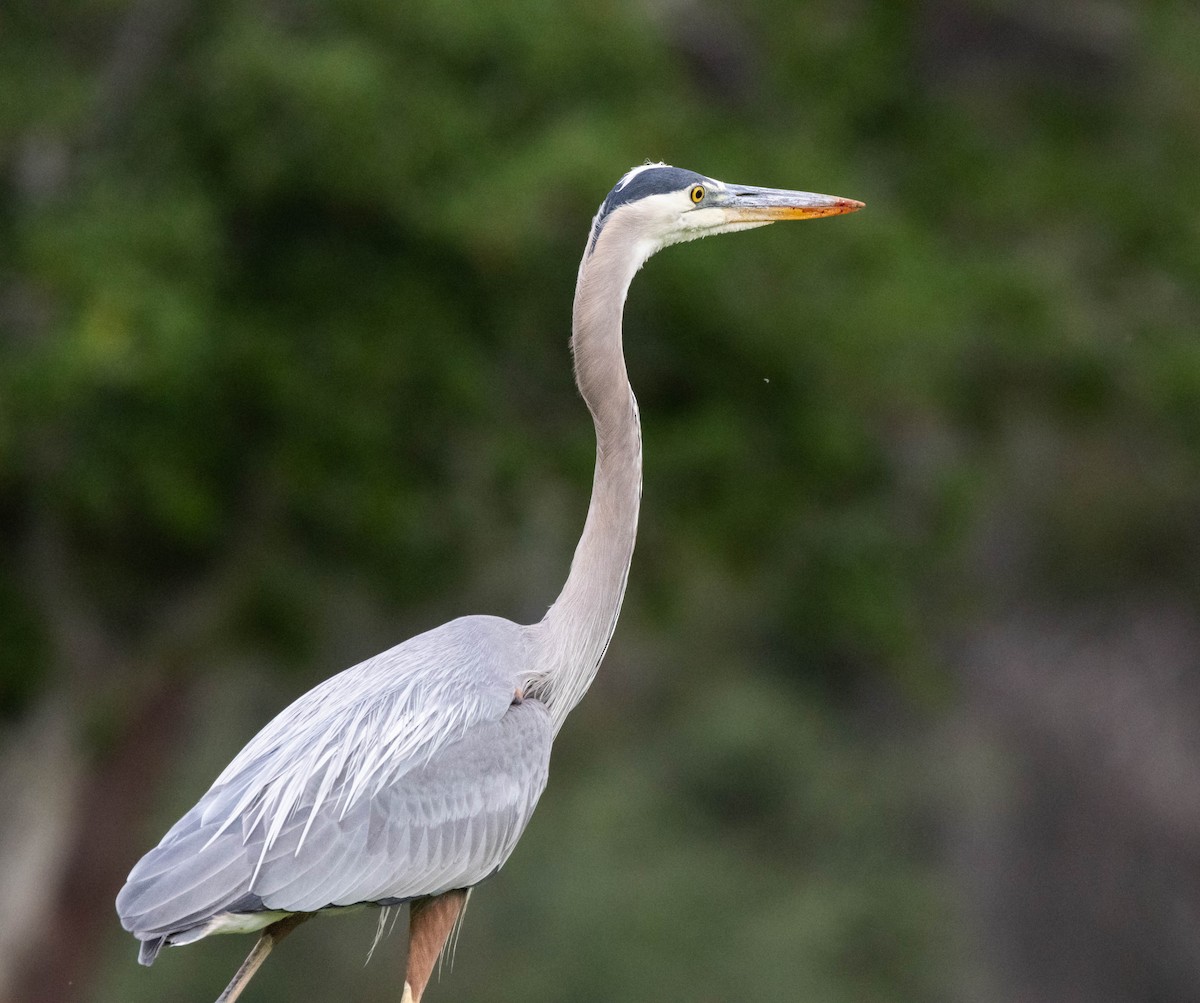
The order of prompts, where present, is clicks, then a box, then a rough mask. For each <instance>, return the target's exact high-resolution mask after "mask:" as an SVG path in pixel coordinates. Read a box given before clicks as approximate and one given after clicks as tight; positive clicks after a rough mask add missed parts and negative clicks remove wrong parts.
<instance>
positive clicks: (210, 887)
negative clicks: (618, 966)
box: [117, 618, 553, 963]
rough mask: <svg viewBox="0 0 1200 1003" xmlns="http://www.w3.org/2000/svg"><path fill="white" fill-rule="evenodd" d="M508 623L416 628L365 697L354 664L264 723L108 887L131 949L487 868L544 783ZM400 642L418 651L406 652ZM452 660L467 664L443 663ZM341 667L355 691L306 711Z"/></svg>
mask: <svg viewBox="0 0 1200 1003" xmlns="http://www.w3.org/2000/svg"><path fill="white" fill-rule="evenodd" d="M469 621H484V622H483V624H482V626H480V624H479V623H471V622H469ZM500 625H506V626H500ZM508 628H512V630H517V629H519V628H516V627H515V625H512V624H506V621H494V622H493V618H468V620H467V621H455V622H454V623H453V624H448V625H446V627H445V628H439V632H440V635H441V636H440V638H439V637H434V638H433V642H430V640H429V638H430V635H422V636H421V638H416V639H413V642H408V643H407V644H406V645H401V646H400V647H399V648H397V649H393V651H392V652H387V653H385V654H384V655H383V656H379V658H386V659H389V661H390V665H389V668H388V673H387V675H386V680H383V681H386V682H388V683H389V684H390V685H391V689H390V690H388V689H387V688H386V687H384V692H382V693H380V692H378V688H379V686H380V683H381V679H378V678H377V679H375V680H374V685H375V688H376V692H373V693H372V692H368V691H369V690H370V689H371V687H370V686H368V685H365V684H366V683H369V682H371V680H370V679H369V676H370V672H369V671H367V670H365V669H364V666H368V667H369V666H370V664H371V663H364V666H357V667H356V668H355V669H351V670H348V672H347V673H343V674H342V676H336V677H334V679H333V680H329V681H327V682H326V683H325V684H322V687H318V688H317V689H316V690H314V691H312V692H310V693H309V694H306V695H305V697H302V698H301V699H300V700H299V701H297V703H296V704H294V705H293V706H292V707H291V708H289V709H288V710H287V711H285V712H284V713H283V714H281V715H280V716H279V717H278V718H276V720H275V721H274V722H272V723H271V724H270V725H268V726H267V727H266V728H265V729H263V732H261V733H260V734H259V735H258V736H257V737H256V738H255V739H254V740H253V741H252V742H251V743H250V744H249V745H248V746H247V747H246V749H245V750H243V752H242V753H241V754H240V755H239V756H238V757H237V759H235V760H234V763H233V764H231V766H230V768H229V769H227V770H226V771H225V773H223V774H222V775H221V777H220V778H218V780H217V782H216V783H215V784H214V785H213V787H212V789H210V790H209V792H208V793H207V794H205V796H204V797H203V798H202V799H201V800H200V802H199V803H198V804H197V805H196V807H195V808H193V809H192V810H191V811H190V812H188V813H187V814H186V815H185V816H184V817H183V818H182V819H180V821H179V822H178V823H176V825H175V826H174V827H172V829H171V830H170V831H169V832H168V833H167V835H166V836H165V837H164V838H163V840H162V842H161V843H160V844H159V846H158V847H156V848H155V849H154V850H152V851H150V853H148V854H147V855H146V856H145V857H143V858H142V860H141V861H140V862H139V863H138V864H137V865H136V866H135V867H134V869H133V871H132V872H131V873H130V875H129V880H128V882H127V883H126V885H125V887H124V888H123V889H122V891H121V894H120V895H119V896H118V899H117V910H118V912H119V913H120V916H121V921H122V924H123V925H124V926H125V928H126V929H127V930H129V931H131V932H132V933H134V934H135V935H136V936H137V937H138V938H139V939H141V940H143V941H145V942H146V943H145V945H144V948H143V960H146V961H147V963H149V961H150V960H152V959H153V955H154V953H155V952H156V950H157V948H158V946H159V945H160V944H161V943H162V942H163V941H164V940H165V941H166V942H186V941H188V940H194V939H198V938H199V937H201V936H204V935H205V934H206V933H208V932H211V930H212V928H213V924H214V921H216V920H217V919H219V918H220V917H223V916H227V915H228V914H230V913H242V912H257V911H262V910H278V911H282V912H307V911H313V910H317V909H321V908H324V907H326V906H341V905H351V904H355V903H359V902H394V901H401V900H404V899H409V898H414V897H417V896H421V895H429V894H436V893H438V892H442V891H446V890H448V889H451V888H460V887H466V886H468V885H471V884H473V883H475V882H478V881H480V880H482V879H483V878H485V877H487V876H488V875H489V874H491V873H493V872H494V871H495V870H497V869H498V868H499V867H500V865H501V864H503V862H504V861H505V860H506V859H507V857H508V855H509V854H510V853H511V852H512V849H513V847H514V846H515V844H516V841H517V839H518V838H519V836H520V834H521V832H522V831H523V830H524V827H525V825H526V823H527V822H528V821H529V818H530V816H531V814H532V812H533V809H534V806H535V805H536V803H537V800H538V797H539V796H540V795H541V792H542V790H544V788H545V785H546V779H547V774H548V769H549V755H550V743H551V740H552V733H553V727H552V724H551V722H550V718H549V715H548V713H547V711H546V709H545V707H544V706H543V705H542V704H541V703H539V702H538V701H534V700H526V701H524V702H523V703H520V704H512V691H513V681H512V673H513V671H514V670H513V669H512V667H511V665H508V667H507V668H504V667H503V666H502V665H501V664H500V663H504V664H505V665H507V664H508V663H510V662H511V661H512V660H513V657H514V655H515V652H513V651H510V650H507V649H506V644H508V642H509V641H510V640H511V638H510V636H509V634H508ZM464 631H466V633H465V634H464ZM480 631H482V635H483V636H484V639H485V640H488V641H491V642H495V641H496V640H497V637H493V636H490V635H498V636H499V640H500V642H501V643H500V644H499V645H498V646H497V645H496V644H494V643H492V644H490V645H485V647H487V648H488V650H490V651H492V652H493V653H494V654H493V655H492V656H489V657H493V659H494V660H496V662H497V664H494V665H481V664H480V656H479V654H478V652H477V651H476V649H477V648H478V647H479V644H478V642H479V640H480V637H479V636H477V635H479V633H480ZM439 632H431V635H434V634H438V633H439ZM464 637H466V638H467V639H468V641H469V643H467V644H466V645H465V647H464V643H463V638H464ZM414 642H418V643H416V644H414ZM421 642H424V643H421ZM434 642H435V643H434ZM414 648H415V650H416V652H417V654H418V655H420V656H421V657H419V658H412V657H407V656H405V649H410V650H409V651H408V656H411V655H412V650H411V649H414ZM431 655H433V656H436V657H434V660H433V662H432V663H431V662H430V661H429V658H430V656H431ZM464 655H468V656H470V658H473V659H474V661H473V663H472V664H471V665H470V667H469V671H466V672H458V671H452V670H449V669H447V668H446V666H447V665H448V664H449V663H450V662H451V661H453V659H454V658H462V657H463V656H464ZM401 656H404V657H401ZM451 656H453V657H451ZM470 658H469V659H468V660H470ZM372 661H373V662H374V661H377V660H372ZM410 663H411V664H412V665H414V666H416V665H417V664H418V663H424V665H423V667H422V668H421V670H420V671H419V672H418V671H417V670H416V669H414V670H412V671H408V670H406V669H405V665H408V664H410ZM406 672H407V674H408V675H415V676H416V677H417V679H418V681H419V683H420V684H421V685H414V684H413V681H412V680H411V679H407V680H406ZM354 673H358V675H359V677H360V678H357V679H351V680H350V685H353V686H355V687H357V688H359V689H361V690H363V691H364V692H361V693H360V694H359V699H358V700H357V701H348V702H347V701H343V702H342V703H341V704H339V705H338V707H337V712H336V713H333V714H330V713H324V714H319V713H317V711H316V708H317V707H318V706H322V705H327V704H328V703H329V701H328V700H324V701H322V700H317V699H315V697H314V695H317V696H320V691H321V690H322V688H326V689H331V688H333V687H331V685H330V684H333V683H336V682H339V681H342V682H345V680H344V679H343V677H345V676H349V675H352V674H354ZM364 676H365V677H367V678H365V679H364V678H361V677H364ZM481 680H482V682H481ZM346 690H347V686H346V685H343V686H341V687H339V688H337V692H338V693H339V694H344V693H345V692H346ZM450 708H453V709H450ZM439 715H440V717H439ZM431 721H433V722H434V724H432V725H431V724H430V722H431ZM331 722H333V724H331ZM296 731H299V732H301V738H300V739H299V740H298V739H297V738H296V734H295V733H296ZM414 732H415V736H414ZM297 755H301V756H302V757H303V758H302V761H301V762H300V764H299V766H297V765H296V756H297ZM235 767H236V769H235Z"/></svg>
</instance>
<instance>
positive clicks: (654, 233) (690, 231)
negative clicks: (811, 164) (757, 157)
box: [588, 164, 863, 264]
mask: <svg viewBox="0 0 1200 1003" xmlns="http://www.w3.org/2000/svg"><path fill="white" fill-rule="evenodd" d="M862 207H863V203H862V202H857V201H855V200H854V199H847V198H839V197H837V196H834V195H817V194H815V193H813V192H796V191H785V190H783V189H778V188H754V187H750V186H748V185H733V184H726V183H725V182H723V181H717V180H716V179H715V178H709V177H705V176H704V175H703V174H697V173H696V172H695V171H688V170H683V169H682V168H679V167H670V166H668V165H666V164H644V165H643V166H641V167H635V168H634V169H633V170H631V171H630V172H629V173H628V174H626V175H625V176H624V177H623V178H622V179H621V180H620V181H619V182H617V185H616V187H615V188H613V190H612V191H611V192H609V193H608V197H607V198H606V199H605V200H604V202H603V203H602V204H601V206H600V211H599V212H598V213H597V214H596V219H595V221H594V222H593V223H592V236H591V240H590V241H589V242H588V253H589V254H591V253H593V252H594V251H595V250H596V248H597V246H598V244H599V242H600V237H601V236H602V235H603V234H604V233H605V232H606V231H609V230H611V231H612V232H613V235H614V236H615V235H616V234H617V233H619V234H620V235H621V237H622V238H624V240H626V241H630V242H632V243H633V244H634V245H636V247H637V252H636V253H638V254H640V256H641V260H642V261H645V259H646V258H648V257H650V255H651V254H653V253H654V252H655V251H658V250H660V249H662V248H664V247H667V246H669V245H671V244H678V243H682V242H683V241H685V240H696V239H697V238H699V237H707V236H709V235H711V234H714V233H731V232H733V231H734V230H749V229H752V228H753V227H756V226H766V225H767V224H768V223H774V222H776V221H777V220H784V219H812V218H815V217H817V216H837V215H840V214H842V213H846V212H854V211H855V210H856V209H861V208H862ZM607 242H608V241H607V240H606V243H607ZM640 263H641V262H640V261H639V262H638V264H640Z"/></svg>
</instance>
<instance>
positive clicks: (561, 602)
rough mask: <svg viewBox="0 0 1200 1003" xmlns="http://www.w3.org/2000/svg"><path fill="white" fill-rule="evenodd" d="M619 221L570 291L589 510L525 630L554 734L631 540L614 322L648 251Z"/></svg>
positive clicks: (626, 393) (621, 574)
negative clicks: (550, 598) (588, 464)
mask: <svg viewBox="0 0 1200 1003" xmlns="http://www.w3.org/2000/svg"><path fill="white" fill-rule="evenodd" d="M617 215H618V217H619V215H620V214H617ZM622 222H624V221H623V220H621V219H619V218H614V217H610V219H609V221H608V222H607V223H606V225H605V227H604V229H603V232H602V233H601V234H600V236H599V239H598V240H597V241H596V243H595V245H592V244H590V243H589V253H587V254H586V255H585V256H584V259H583V262H582V264H581V265H580V266H579V281H578V284H577V285H576V289H575V310H574V315H573V335H572V339H571V348H572V352H573V354H574V358H575V380H576V382H577V383H578V385H579V392H580V393H581V394H582V396H583V399H584V402H585V403H586V404H587V406H588V410H589V411H590V412H591V414H592V420H593V421H594V422H595V425H596V471H595V476H594V479H593V482H592V499H591V504H590V506H589V507H588V514H587V521H586V523H585V524H584V528H583V535H582V537H581V538H580V540H579V545H578V546H577V547H576V549H575V557H574V559H573V560H572V562H571V572H570V574H569V575H568V577H567V583H566V585H565V586H564V587H563V590H562V593H561V594H560V595H559V597H558V599H557V600H556V601H555V603H554V605H553V606H551V607H550V609H549V611H548V612H547V613H546V616H545V618H544V619H543V620H542V621H541V623H538V624H535V625H533V626H532V627H530V628H529V630H530V635H531V636H530V642H531V645H530V653H531V655H532V656H533V665H532V666H531V669H532V670H533V671H532V673H531V674H532V676H533V678H532V679H531V681H530V686H529V690H530V692H531V693H532V694H534V695H536V696H538V697H539V698H541V699H542V700H544V701H545V703H546V705H547V706H548V708H549V709H550V712H551V714H552V716H553V717H554V724H555V729H556V730H557V729H558V728H560V727H561V726H562V723H563V721H564V720H565V719H566V716H567V714H568V713H569V712H570V711H571V710H572V709H573V708H574V707H575V705H576V704H577V703H578V702H579V701H580V699H582V697H583V695H584V693H586V692H587V689H588V687H589V686H590V685H591V682H592V680H593V679H594V678H595V676H596V670H597V669H598V668H599V666H600V660H601V659H602V658H603V657H604V652H605V649H606V648H607V647H608V642H609V639H610V638H611V637H612V634H613V631H614V630H615V628H616V625H617V615H618V614H619V613H620V610H621V600H622V598H623V597H624V595H625V582H626V580H627V578H628V575H629V565H630V562H631V560H632V558H633V544H634V538H635V536H636V534H637V518H638V505H639V503H640V500H641V491H642V442H641V427H640V424H639V422H638V411H637V403H636V401H635V400H634V398H633V391H632V389H631V388H630V386H629V378H628V376H627V374H626V371H625V358H624V354H623V351H622V347H621V314H622V311H623V309H624V306H625V294H626V292H627V291H628V289H629V284H630V282H631V281H632V280H633V276H634V274H635V273H636V272H637V270H638V268H640V267H641V265H642V262H643V261H645V259H646V258H647V257H648V256H649V253H650V252H651V251H652V250H653V248H647V247H638V246H632V245H631V242H630V237H629V234H630V230H631V229H632V228H630V227H628V226H627V225H621V224H622Z"/></svg>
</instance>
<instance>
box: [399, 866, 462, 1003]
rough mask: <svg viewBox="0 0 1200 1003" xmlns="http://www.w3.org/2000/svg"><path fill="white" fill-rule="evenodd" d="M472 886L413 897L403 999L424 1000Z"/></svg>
mask: <svg viewBox="0 0 1200 1003" xmlns="http://www.w3.org/2000/svg"><path fill="white" fill-rule="evenodd" d="M468 894H469V889H466V888H457V889H455V890H454V891H452V892H445V893H444V894H442V895H432V896H430V897H428V898H423V899H414V900H413V902H412V903H411V904H410V905H409V907H408V970H407V971H406V972H405V974H404V996H403V998H402V1000H401V1003H421V996H422V994H423V993H424V992H425V986H426V985H428V983H429V977H430V976H431V975H432V974H433V966H434V965H435V964H436V963H437V959H438V957H439V956H440V955H441V953H442V949H443V948H444V947H445V946H446V940H447V939H448V938H449V936H450V931H452V930H453V929H454V924H455V923H456V922H457V921H458V918H459V916H460V915H461V914H462V910H463V907H464V906H465V905H466V902H467V895H468Z"/></svg>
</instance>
